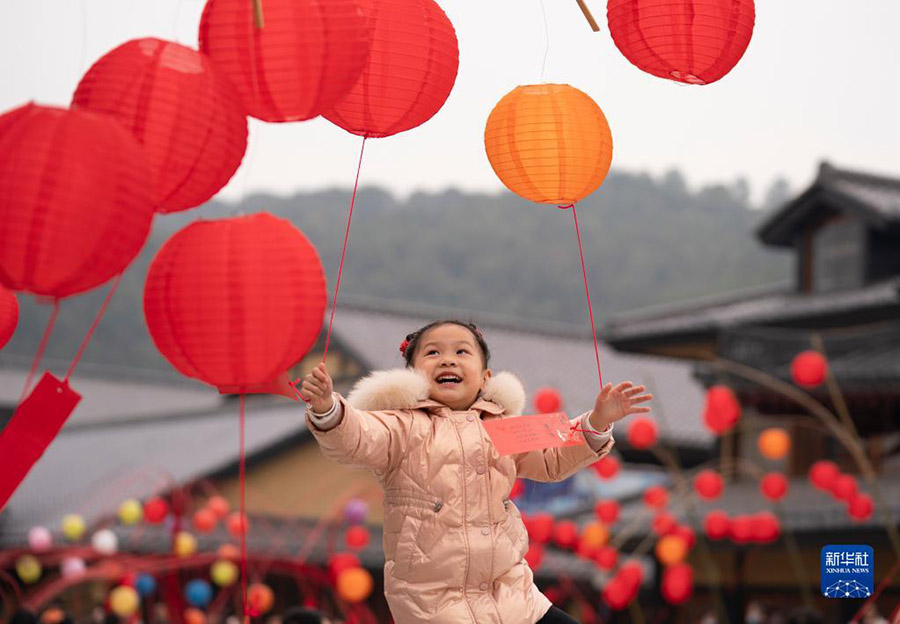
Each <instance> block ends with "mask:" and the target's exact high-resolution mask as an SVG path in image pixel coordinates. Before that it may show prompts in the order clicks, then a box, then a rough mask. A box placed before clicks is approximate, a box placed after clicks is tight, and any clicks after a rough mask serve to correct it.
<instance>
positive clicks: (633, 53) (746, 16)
mask: <svg viewBox="0 0 900 624" xmlns="http://www.w3.org/2000/svg"><path fill="white" fill-rule="evenodd" d="M755 17H756V10H755V7H754V4H753V0H729V1H728V2H722V1H721V0H609V2H608V4H607V19H608V22H609V33H610V35H612V38H613V41H614V42H615V44H616V47H617V48H619V51H620V52H621V53H622V54H623V55H624V56H625V58H627V59H628V61H629V62H630V63H631V64H633V65H635V66H636V67H638V68H639V69H641V70H643V71H645V72H647V73H648V74H652V75H654V76H659V77H660V78H667V79H669V80H675V81H677V82H683V83H686V84H700V85H702V84H709V83H711V82H715V81H716V80H719V79H720V78H722V77H723V76H724V75H725V74H727V73H728V72H730V71H731V70H732V68H733V67H734V66H735V65H737V63H738V61H739V60H741V57H742V56H743V55H744V52H745V51H746V49H747V46H748V45H749V44H750V38H751V37H752V36H753V24H754V20H755Z"/></svg>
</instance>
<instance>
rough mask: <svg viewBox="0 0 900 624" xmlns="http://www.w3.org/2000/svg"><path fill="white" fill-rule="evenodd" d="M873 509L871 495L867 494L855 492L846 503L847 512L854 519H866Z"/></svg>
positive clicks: (870, 515) (869, 516)
mask: <svg viewBox="0 0 900 624" xmlns="http://www.w3.org/2000/svg"><path fill="white" fill-rule="evenodd" d="M873 511H875V505H874V504H873V503H872V497H870V496H869V495H868V494H857V495H856V496H854V497H853V498H851V499H850V502H849V503H848V505H847V513H849V514H850V517H851V518H853V519H854V520H868V519H869V518H871V517H872V512H873Z"/></svg>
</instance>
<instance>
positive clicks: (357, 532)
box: [344, 525, 369, 550]
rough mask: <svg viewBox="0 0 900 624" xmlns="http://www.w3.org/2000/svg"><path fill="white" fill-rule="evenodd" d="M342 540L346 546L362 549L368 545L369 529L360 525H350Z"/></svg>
mask: <svg viewBox="0 0 900 624" xmlns="http://www.w3.org/2000/svg"><path fill="white" fill-rule="evenodd" d="M344 542H345V543H346V544H347V547H348V548H352V549H353V550H362V549H363V548H365V547H366V546H368V545H369V530H368V529H367V528H366V527H364V526H361V525H356V526H352V527H350V528H349V529H347V532H346V533H345V534H344Z"/></svg>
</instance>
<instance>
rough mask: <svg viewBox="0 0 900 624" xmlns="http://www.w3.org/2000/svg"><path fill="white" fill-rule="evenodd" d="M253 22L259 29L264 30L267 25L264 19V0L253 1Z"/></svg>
mask: <svg viewBox="0 0 900 624" xmlns="http://www.w3.org/2000/svg"><path fill="white" fill-rule="evenodd" d="M253 22H254V23H255V24H256V27H257V28H263V27H264V26H265V25H266V20H265V18H264V17H263V6H262V0H253Z"/></svg>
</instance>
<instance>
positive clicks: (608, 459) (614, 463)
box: [591, 455, 619, 479]
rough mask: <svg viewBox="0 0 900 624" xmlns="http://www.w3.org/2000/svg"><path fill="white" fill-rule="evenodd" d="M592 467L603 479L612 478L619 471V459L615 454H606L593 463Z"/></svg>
mask: <svg viewBox="0 0 900 624" xmlns="http://www.w3.org/2000/svg"><path fill="white" fill-rule="evenodd" d="M591 468H593V469H594V472H596V473H597V475H598V476H599V477H600V478H601V479H612V478H613V477H615V476H616V474H618V472H619V460H618V459H616V458H615V456H613V455H605V456H603V457H601V458H600V459H599V460H598V461H596V462H594V463H593V464H591Z"/></svg>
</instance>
